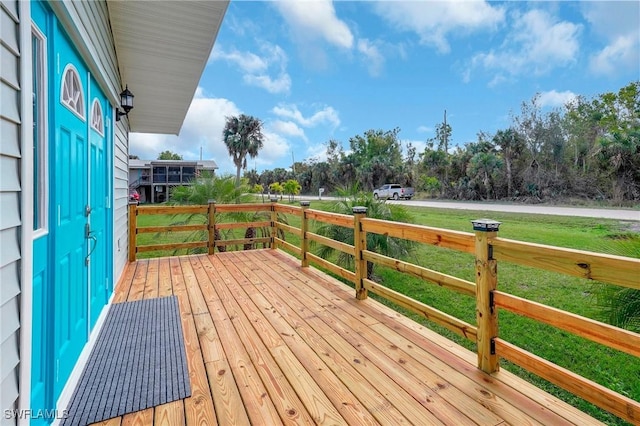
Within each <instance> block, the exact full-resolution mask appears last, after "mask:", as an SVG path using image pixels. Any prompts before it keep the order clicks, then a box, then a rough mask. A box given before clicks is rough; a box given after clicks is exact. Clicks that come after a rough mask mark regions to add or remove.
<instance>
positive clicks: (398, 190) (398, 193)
mask: <svg viewBox="0 0 640 426" xmlns="http://www.w3.org/2000/svg"><path fill="white" fill-rule="evenodd" d="M413 194H414V191H413V188H411V187H403V186H402V185H399V184H397V183H387V184H385V185H382V186H381V187H380V188H378V189H374V190H373V198H375V199H376V200H377V199H379V198H382V199H384V200H388V199H389V198H393V199H394V200H399V199H400V198H403V199H405V200H410V199H411V197H413Z"/></svg>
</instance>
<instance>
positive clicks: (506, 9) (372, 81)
mask: <svg viewBox="0 0 640 426" xmlns="http://www.w3.org/2000/svg"><path fill="white" fill-rule="evenodd" d="M639 51H640V3H639V2H637V1H623V2H615V1H605V2H594V1H589V2H572V1H559V2H551V1H545V2H484V1H465V2H444V1H411V2H400V1H385V2H370V1H356V2H347V1H334V2H332V1H326V0H317V1H316V0H311V1H293V2H291V1H275V2H246V1H232V2H231V3H230V4H229V8H228V10H227V13H226V15H225V18H224V21H223V23H222V27H221V29H220V32H219V34H218V38H217V40H216V43H215V46H214V48H213V51H212V52H211V56H210V58H209V61H208V64H207V66H206V68H205V70H204V74H203V76H202V79H201V81H200V84H199V87H198V89H197V91H196V94H195V97H194V100H193V102H192V104H191V106H190V108H189V112H188V113H187V116H186V118H185V122H184V125H183V127H182V130H181V132H180V135H178V136H170V135H151V134H132V136H131V153H132V154H136V155H139V156H140V157H141V158H143V159H152V158H156V157H157V155H158V153H160V152H161V151H164V150H166V149H168V150H171V151H174V152H177V153H179V154H181V155H183V157H184V159H198V158H200V151H201V149H202V153H203V159H205V160H209V159H213V160H215V161H216V162H217V163H218V165H219V166H220V172H222V173H224V172H235V166H234V165H233V163H232V161H231V158H230V157H229V155H228V153H227V150H226V147H225V146H224V143H223V142H222V129H223V127H224V121H225V117H226V116H231V115H238V114H240V113H244V114H249V115H253V116H255V117H257V118H259V119H261V120H262V121H263V123H264V125H263V133H264V135H265V143H264V148H263V149H262V150H261V151H260V153H259V155H258V157H257V158H256V159H255V160H248V167H249V168H254V167H255V168H257V170H258V171H262V170H264V169H273V168H275V167H283V168H290V167H291V164H292V157H293V158H294V159H295V161H303V160H309V159H312V158H315V159H317V160H323V159H324V158H325V157H324V155H325V144H326V143H327V141H329V140H330V139H334V140H337V141H339V142H341V143H342V146H343V147H344V149H345V150H348V148H349V138H350V137H352V136H354V135H358V134H362V133H363V132H365V131H366V130H368V129H383V130H391V129H393V128H396V127H398V128H400V133H399V137H400V139H401V140H402V143H403V145H404V146H406V145H407V144H408V143H409V142H410V143H412V144H413V145H414V146H416V147H417V148H418V151H419V152H420V151H422V149H424V146H425V143H426V141H427V140H428V139H429V138H433V137H434V136H435V131H434V129H435V126H436V124H438V123H440V122H442V120H443V114H444V110H445V109H446V110H447V121H448V123H449V124H450V125H451V127H452V138H451V141H452V143H453V145H457V144H460V145H462V144H464V143H466V142H471V141H475V140H477V136H476V135H477V133H478V132H479V131H484V132H487V133H490V134H492V133H494V132H495V131H496V130H499V129H504V128H506V127H508V126H509V124H510V116H511V115H513V114H517V113H518V112H519V110H520V105H521V103H522V102H523V101H530V100H531V99H532V98H533V97H534V96H535V95H536V94H539V104H540V106H542V107H543V108H544V109H550V108H559V107H561V106H562V105H563V104H564V103H566V102H567V101H570V100H571V99H572V98H574V97H575V96H577V95H581V96H585V97H587V98H590V97H592V96H594V95H597V94H600V93H604V92H608V91H617V90H618V89H619V88H620V87H622V86H625V85H627V84H628V83H630V82H631V81H636V80H639V79H640V54H639Z"/></svg>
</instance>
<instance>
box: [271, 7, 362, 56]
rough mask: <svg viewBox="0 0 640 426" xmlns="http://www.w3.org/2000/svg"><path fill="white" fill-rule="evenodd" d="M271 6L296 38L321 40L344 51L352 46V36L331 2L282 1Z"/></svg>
mask: <svg viewBox="0 0 640 426" xmlns="http://www.w3.org/2000/svg"><path fill="white" fill-rule="evenodd" d="M273 5H274V7H275V8H276V9H277V10H278V11H279V12H280V14H281V15H282V17H283V18H284V19H285V20H286V21H287V23H288V24H289V25H290V26H291V28H292V30H293V31H294V33H295V34H296V35H297V36H302V37H304V38H305V39H309V38H311V39H318V38H319V39H323V40H325V41H326V42H328V43H330V44H332V45H334V46H338V47H342V48H346V49H351V47H352V46H353V34H352V33H351V30H350V29H349V27H348V26H347V24H346V23H345V22H344V21H342V20H340V19H339V18H338V17H337V16H336V11H335V9H334V7H333V2H332V1H331V0H315V1H298V0H290V1H289V0H287V1H284V0H283V1H276V2H274V3H273Z"/></svg>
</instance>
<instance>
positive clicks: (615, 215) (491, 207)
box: [285, 195, 640, 222]
mask: <svg viewBox="0 0 640 426" xmlns="http://www.w3.org/2000/svg"><path fill="white" fill-rule="evenodd" d="M295 198H296V199H297V200H308V201H311V202H312V205H313V201H317V200H318V197H317V196H316V197H314V196H309V195H302V196H296V197H295ZM285 199H286V198H285ZM322 200H323V201H327V200H338V198H337V197H326V196H323V197H322ZM387 203H392V204H402V205H405V206H416V207H433V208H437V209H456V210H475V211H486V212H505V213H532V214H550V215H557V216H576V217H601V218H603V219H617V220H631V221H638V222H640V210H631V209H591V208H583V207H556V206H543V205H530V204H496V203H482V202H457V201H423V200H398V201H393V200H388V201H387Z"/></svg>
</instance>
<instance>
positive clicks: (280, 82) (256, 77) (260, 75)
mask: <svg viewBox="0 0 640 426" xmlns="http://www.w3.org/2000/svg"><path fill="white" fill-rule="evenodd" d="M260 51H261V53H262V55H261V56H259V55H256V54H255V53H253V52H240V51H238V50H236V49H231V50H229V51H225V50H224V49H223V48H222V47H219V46H218V45H216V47H215V48H214V49H213V51H212V52H211V56H210V58H209V60H210V61H216V60H224V61H227V62H229V63H231V64H234V65H236V66H237V67H238V68H239V69H240V70H241V71H242V72H243V73H244V75H243V81H244V82H245V83H247V84H249V85H251V86H256V87H260V88H262V89H265V90H266V91H268V92H269V93H288V92H289V90H291V77H290V76H289V74H288V73H287V71H286V70H287V62H288V58H287V54H286V53H285V52H284V50H283V49H282V48H281V47H280V46H278V45H274V44H270V43H262V44H261V46H260ZM272 69H275V71H271V73H270V70H272ZM271 74H274V75H275V76H272V75H271Z"/></svg>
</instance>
